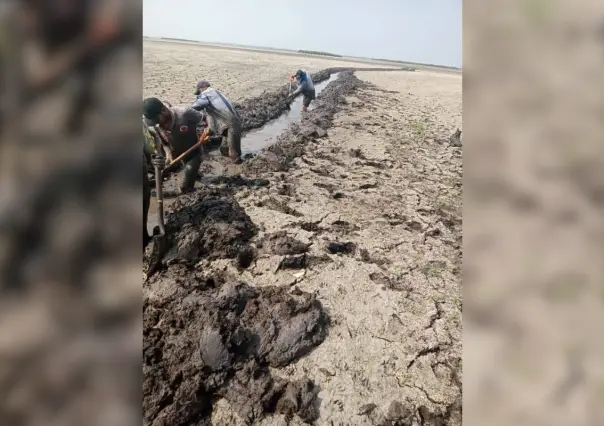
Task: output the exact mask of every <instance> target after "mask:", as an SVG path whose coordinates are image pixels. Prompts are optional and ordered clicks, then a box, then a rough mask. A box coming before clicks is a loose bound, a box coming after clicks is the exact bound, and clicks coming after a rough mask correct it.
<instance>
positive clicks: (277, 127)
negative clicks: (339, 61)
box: [241, 73, 340, 155]
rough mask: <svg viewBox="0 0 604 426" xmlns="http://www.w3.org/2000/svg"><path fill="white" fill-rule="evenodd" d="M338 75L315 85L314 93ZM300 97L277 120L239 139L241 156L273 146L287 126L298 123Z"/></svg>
mask: <svg viewBox="0 0 604 426" xmlns="http://www.w3.org/2000/svg"><path fill="white" fill-rule="evenodd" d="M339 75H340V74H339V73H337V74H332V75H331V76H330V77H329V78H328V79H327V80H325V81H323V82H321V83H318V84H315V93H316V95H317V96H318V95H319V93H321V92H322V91H323V89H325V87H326V86H327V85H328V84H329V83H331V82H332V81H334V80H335V79H337V78H338V77H339ZM302 99H303V97H302V96H297V97H296V99H294V101H293V102H292V103H291V104H290V107H291V109H290V110H289V111H286V112H285V113H284V114H282V115H281V116H280V117H279V118H277V119H275V120H271V121H269V122H268V123H266V124H265V125H264V126H262V127H261V128H259V129H254V130H251V131H249V132H248V133H246V134H245V136H244V137H243V138H242V139H241V150H242V151H243V154H244V155H245V154H250V153H252V154H257V153H258V152H260V151H262V150H263V149H266V148H268V147H269V146H270V145H272V144H273V142H274V141H275V139H276V138H277V136H279V135H280V134H281V133H283V132H285V131H286V130H287V128H288V127H289V125H290V124H291V123H293V122H296V121H300V118H301V117H302ZM313 108H314V102H312V103H311V104H310V106H309V108H308V109H309V110H312V109H313Z"/></svg>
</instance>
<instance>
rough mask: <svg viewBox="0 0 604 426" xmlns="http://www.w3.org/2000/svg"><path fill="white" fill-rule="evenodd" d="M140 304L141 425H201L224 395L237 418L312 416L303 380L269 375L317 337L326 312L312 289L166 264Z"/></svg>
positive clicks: (309, 388) (312, 401)
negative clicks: (254, 283) (263, 284)
mask: <svg viewBox="0 0 604 426" xmlns="http://www.w3.org/2000/svg"><path fill="white" fill-rule="evenodd" d="M149 290H150V291H148V292H146V297H145V300H144V308H143V322H144V335H143V373H144V384H143V393H144V396H143V410H144V419H145V424H147V425H149V426H160V425H161V426H185V425H187V426H188V425H210V424H211V422H210V419H211V415H212V404H213V403H214V402H215V401H216V400H217V399H220V398H225V399H226V400H227V401H228V402H229V404H230V406H231V408H232V409H233V410H234V411H235V412H237V413H238V415H239V416H240V417H241V419H243V420H244V421H245V422H246V423H248V424H252V423H253V422H254V421H256V420H258V419H261V418H262V417H264V415H265V414H266V413H278V414H284V415H285V416H286V417H289V418H291V417H292V416H294V415H297V416H299V417H300V418H301V419H302V420H303V421H305V422H312V421H314V420H315V419H316V418H317V417H318V401H317V398H316V395H317V389H316V388H315V386H314V385H313V383H312V382H310V381H309V380H301V381H297V382H290V381H287V380H285V379H282V378H279V377H273V376H272V375H271V372H270V370H269V367H282V366H285V365H287V364H289V363H290V362H292V361H293V360H295V359H297V358H299V357H300V356H302V355H304V354H306V353H308V352H309V351H310V350H311V349H312V348H314V347H315V346H317V345H319V344H320V343H321V342H322V341H323V340H324V339H325V337H326V333H327V326H328V317H327V315H326V314H325V312H324V310H323V308H322V306H321V304H320V303H319V302H318V301H317V300H316V299H315V297H314V296H312V295H310V294H307V293H302V292H298V293H297V294H296V295H293V294H290V293H288V291H289V289H287V288H281V287H268V288H261V289H257V288H253V287H251V286H249V285H247V284H245V283H240V282H239V283H238V282H225V280H223V279H217V278H216V277H211V276H210V277H208V276H206V275H204V274H202V273H200V272H191V271H189V270H187V269H186V268H184V267H182V266H173V267H171V268H170V269H169V270H168V272H167V273H165V274H164V275H163V276H161V275H159V276H156V277H154V278H153V280H152V282H151V283H149Z"/></svg>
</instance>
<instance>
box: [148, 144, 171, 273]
mask: <svg viewBox="0 0 604 426" xmlns="http://www.w3.org/2000/svg"><path fill="white" fill-rule="evenodd" d="M151 164H152V165H153V168H154V169H155V192H156V197H157V224H158V226H157V227H156V228H155V229H154V230H153V243H152V244H153V246H152V250H151V257H150V261H149V268H148V269H147V278H149V277H150V276H151V275H153V274H154V273H155V272H156V271H157V269H158V267H159V265H160V264H161V260H162V258H163V257H164V255H165V254H166V252H167V251H168V241H167V238H166V228H165V225H164V192H163V188H162V172H163V170H164V166H165V165H166V159H165V158H164V157H162V156H161V155H154V156H153V158H151ZM158 228H159V232H158V233H156V229H158Z"/></svg>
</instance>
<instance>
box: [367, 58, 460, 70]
mask: <svg viewBox="0 0 604 426" xmlns="http://www.w3.org/2000/svg"><path fill="white" fill-rule="evenodd" d="M371 59H373V60H374V61H381V62H390V63H393V64H403V65H423V66H425V67H426V66H427V67H436V68H447V69H451V70H460V69H461V68H457V67H453V66H449V65H435V64H423V63H421V62H410V61H397V60H395V59H381V58H371Z"/></svg>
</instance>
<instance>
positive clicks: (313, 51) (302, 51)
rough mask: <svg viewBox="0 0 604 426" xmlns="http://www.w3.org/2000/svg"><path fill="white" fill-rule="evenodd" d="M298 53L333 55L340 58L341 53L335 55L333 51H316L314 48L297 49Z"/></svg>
mask: <svg viewBox="0 0 604 426" xmlns="http://www.w3.org/2000/svg"><path fill="white" fill-rule="evenodd" d="M298 52H299V53H305V54H307V55H321V56H333V57H334V58H341V57H342V55H336V54H335V53H329V52H318V51H316V50H298Z"/></svg>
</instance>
